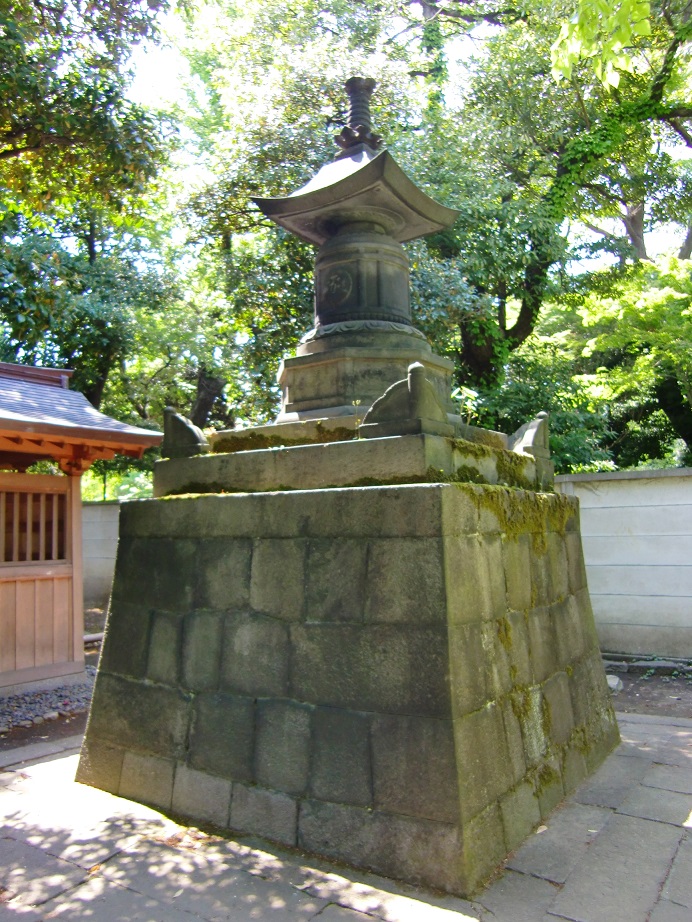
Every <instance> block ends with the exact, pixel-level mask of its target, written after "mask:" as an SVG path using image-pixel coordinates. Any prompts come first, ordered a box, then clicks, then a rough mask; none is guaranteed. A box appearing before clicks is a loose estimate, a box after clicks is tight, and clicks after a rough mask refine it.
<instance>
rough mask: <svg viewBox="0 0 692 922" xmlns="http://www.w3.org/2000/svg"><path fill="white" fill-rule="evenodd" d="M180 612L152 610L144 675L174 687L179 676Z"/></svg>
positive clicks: (181, 617)
mask: <svg viewBox="0 0 692 922" xmlns="http://www.w3.org/2000/svg"><path fill="white" fill-rule="evenodd" d="M182 619H183V616H182V614H181V613H180V612H166V611H154V612H152V614H151V637H150V641H149V657H148V660H147V671H146V675H147V678H148V679H151V680H152V681H153V682H160V683H161V684H162V685H170V686H171V687H175V686H176V685H177V684H178V680H179V676H180V653H181V648H182V644H181V637H182Z"/></svg>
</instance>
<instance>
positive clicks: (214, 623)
mask: <svg viewBox="0 0 692 922" xmlns="http://www.w3.org/2000/svg"><path fill="white" fill-rule="evenodd" d="M222 629H223V619H222V616H221V615H220V614H219V613H218V612H209V611H194V612H191V613H190V614H189V615H187V617H186V618H185V621H184V624H183V634H184V643H183V655H182V679H183V684H184V685H185V686H186V687H187V688H190V689H192V690H193V691H207V690H209V689H214V688H216V687H217V686H218V684H219V661H220V659H221V636H222V634H221V632H222Z"/></svg>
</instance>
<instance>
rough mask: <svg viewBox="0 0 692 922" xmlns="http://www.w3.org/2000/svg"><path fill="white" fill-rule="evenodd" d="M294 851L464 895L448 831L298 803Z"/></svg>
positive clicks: (453, 835) (454, 836) (453, 832)
mask: <svg viewBox="0 0 692 922" xmlns="http://www.w3.org/2000/svg"><path fill="white" fill-rule="evenodd" d="M298 845H299V847H303V848H307V849H309V850H310V851H315V852H317V853H318V854H322V855H328V856H330V857H333V858H337V859H340V860H342V861H347V862H350V863H352V864H358V865H359V866H360V867H366V868H370V869H371V870H373V871H376V872H378V873H380V874H385V875H387V876H390V877H396V878H400V879H404V880H408V881H411V882H412V883H420V884H425V885H427V886H429V887H437V888H439V889H441V890H448V891H451V892H460V891H463V889H464V881H463V880H462V876H461V843H460V841H459V833H458V831H457V829H456V827H454V826H451V825H446V824H443V823H434V822H431V821H430V820H423V819H414V818H413V817H405V816H389V815H387V814H383V813H376V812H371V811H369V810H367V809H364V808H361V807H351V806H343V805H339V804H324V803H319V802H316V801H303V802H302V803H301V809H300V815H299V820H298Z"/></svg>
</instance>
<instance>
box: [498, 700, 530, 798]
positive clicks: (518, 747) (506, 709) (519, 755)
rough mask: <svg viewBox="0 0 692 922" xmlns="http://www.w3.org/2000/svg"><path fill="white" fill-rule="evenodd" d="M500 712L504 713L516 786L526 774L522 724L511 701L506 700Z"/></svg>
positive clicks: (501, 705) (503, 717)
mask: <svg viewBox="0 0 692 922" xmlns="http://www.w3.org/2000/svg"><path fill="white" fill-rule="evenodd" d="M500 710H501V711H502V726H503V729H504V736H505V739H506V741H507V752H508V754H509V769H510V771H511V783H512V784H516V783H517V782H519V781H520V780H521V779H522V778H523V777H524V775H525V774H526V755H525V752H524V740H523V738H522V735H521V724H520V723H519V718H518V717H517V715H516V714H515V713H514V708H513V707H512V701H511V699H505V700H504V701H503V702H502V703H501V704H500Z"/></svg>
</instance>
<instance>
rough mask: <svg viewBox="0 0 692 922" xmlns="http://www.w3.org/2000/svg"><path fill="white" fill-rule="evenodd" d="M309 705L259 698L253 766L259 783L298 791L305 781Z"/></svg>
mask: <svg viewBox="0 0 692 922" xmlns="http://www.w3.org/2000/svg"><path fill="white" fill-rule="evenodd" d="M311 722H312V709H311V708H309V707H307V706H305V705H302V704H297V703H296V702H295V701H287V700H283V701H282V700H275V701H271V700H269V701H260V702H258V708H257V746H256V752H255V768H256V772H257V781H258V783H259V784H261V785H264V786H265V787H268V788H273V789H274V790H277V791H283V792H285V793H287V794H302V793H303V792H304V791H305V790H306V788H307V784H308V772H309V768H310V737H311Z"/></svg>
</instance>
